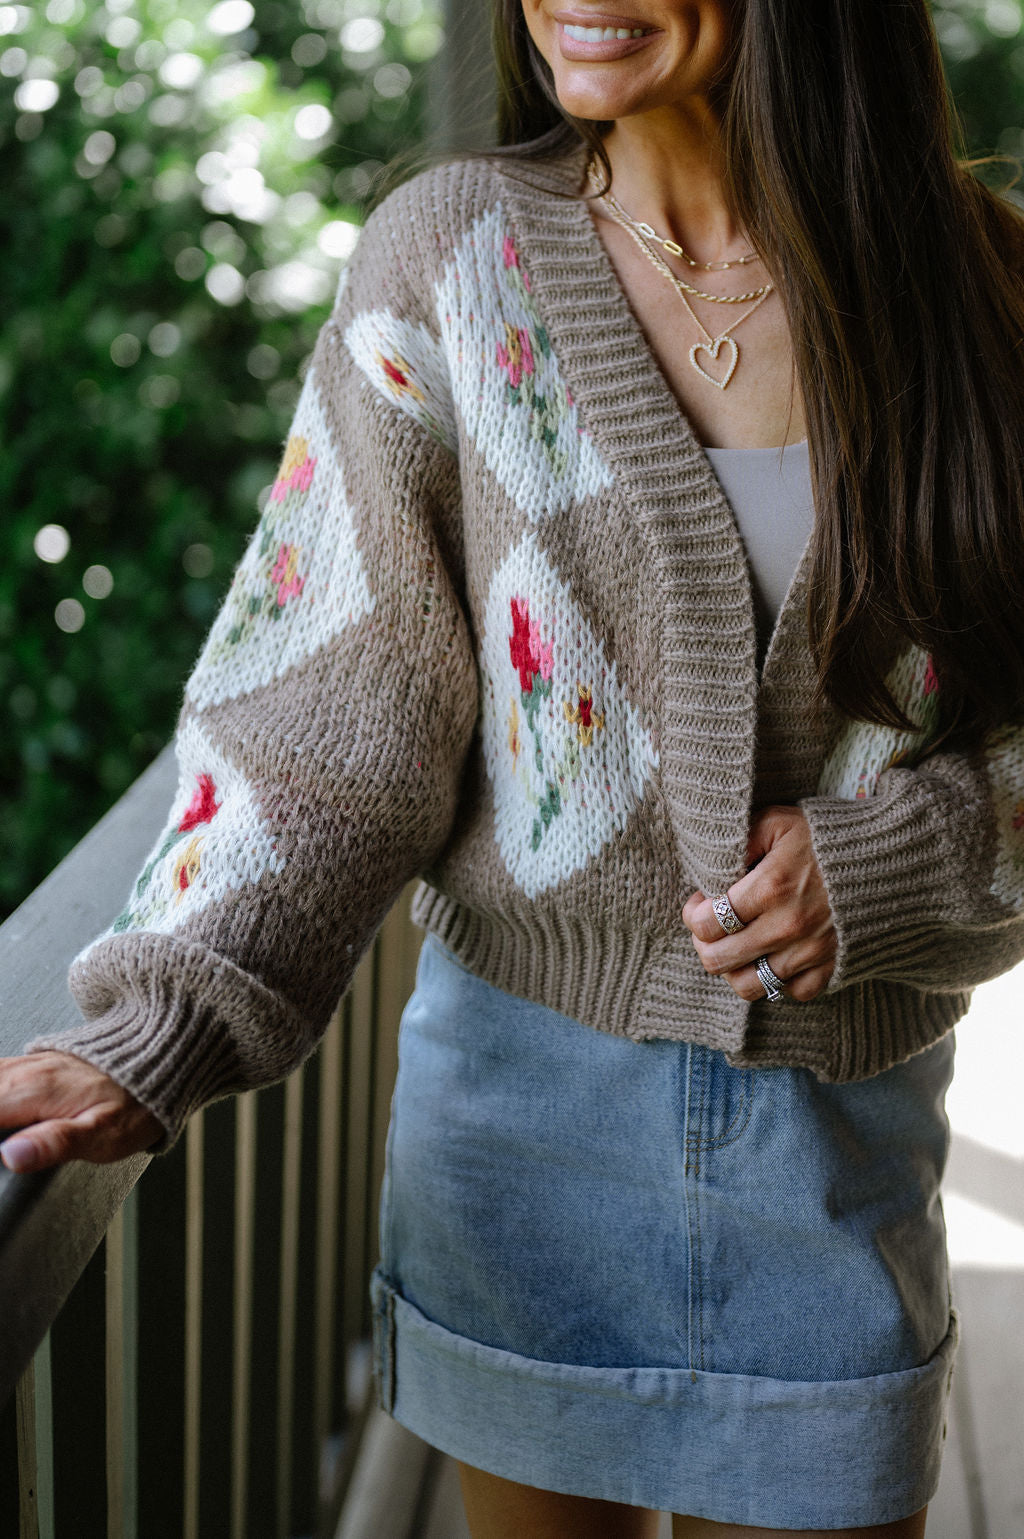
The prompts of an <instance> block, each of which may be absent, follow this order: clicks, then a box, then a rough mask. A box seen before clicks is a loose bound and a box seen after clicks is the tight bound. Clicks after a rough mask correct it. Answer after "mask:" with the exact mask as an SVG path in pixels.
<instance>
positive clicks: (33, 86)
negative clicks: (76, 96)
mask: <svg viewBox="0 0 1024 1539" xmlns="http://www.w3.org/2000/svg"><path fill="white" fill-rule="evenodd" d="M59 97H60V87H59V86H58V85H57V82H56V81H55V80H23V81H22V82H21V85H20V86H18V88H17V90H16V91H15V93H14V105H15V106H16V107H17V108H18V110H19V112H49V110H50V108H51V107H53V106H55V105H56V103H57V101H58V99H59Z"/></svg>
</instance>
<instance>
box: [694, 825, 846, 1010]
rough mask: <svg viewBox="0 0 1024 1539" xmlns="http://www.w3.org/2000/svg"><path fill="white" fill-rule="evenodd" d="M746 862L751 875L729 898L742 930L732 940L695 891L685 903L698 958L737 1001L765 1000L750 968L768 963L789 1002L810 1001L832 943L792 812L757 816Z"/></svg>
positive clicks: (820, 892) (814, 870) (806, 838)
mask: <svg viewBox="0 0 1024 1539" xmlns="http://www.w3.org/2000/svg"><path fill="white" fill-rule="evenodd" d="M747 862H748V864H749V865H751V866H753V870H751V871H748V873H747V875H746V876H744V877H741V878H740V880H739V881H738V882H734V883H733V885H732V886H731V887H730V888H729V891H728V894H727V896H728V898H729V902H730V903H731V904H732V906H733V909H734V910H735V913H736V917H737V918H738V919H739V920H740V921H741V922H742V924H743V926H744V928H743V929H742V930H740V931H738V932H737V934H735V935H727V934H726V933H725V931H724V930H723V928H722V926H721V925H720V924H719V922H718V919H717V918H716V916H715V911H714V909H713V908H712V907H711V898H710V897H705V895H704V893H702V892H695V893H694V894H693V895H692V897H690V898H688V899H687V901H686V903H685V905H684V907H683V921H684V923H685V924H686V925H687V927H688V929H689V930H690V931H691V932H692V934H693V944H694V946H695V947H696V948H697V955H698V956H699V957H700V959H701V961H702V963H703V964H704V967H705V968H706V969H707V971H708V972H709V973H711V974H712V975H713V976H715V977H721V978H724V979H725V981H726V983H728V984H729V986H730V988H733V989H735V991H736V993H737V994H739V996H740V998H741V999H749V1000H757V999H764V998H765V986H764V984H763V983H762V982H761V980H760V978H759V977H758V975H757V972H756V969H755V968H754V965H753V964H754V962H755V961H757V960H758V958H759V957H767V958H768V964H769V966H770V967H771V969H772V971H773V972H774V973H775V975H776V977H778V978H780V979H781V980H782V982H783V983H784V984H785V986H786V988H785V992H786V993H787V994H788V995H789V996H790V997H791V998H792V999H798V1000H808V999H814V998H815V997H816V996H817V995H818V994H820V993H822V992H823V990H824V989H825V988H826V987H827V985H828V981H829V979H830V978H831V976H832V970H833V968H834V967H835V960H836V947H837V940H836V931H835V925H834V924H833V922H832V910H831V908H830V907H829V901H828V894H827V893H826V891H825V883H824V880H823V879H822V875H821V867H820V866H819V865H818V862H817V859H816V857H815V854H814V849H813V846H812V844H811V834H810V829H809V828H808V826H807V819H806V818H805V817H804V815H803V813H802V812H801V811H800V809H799V808H798V807H765V808H764V809H763V810H762V811H761V812H759V813H757V815H756V816H755V818H754V820H753V823H752V824H751V828H750V840H749V842H748V845H747ZM755 862H757V864H756V865H755V864H754V863H755Z"/></svg>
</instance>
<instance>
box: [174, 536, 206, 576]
mask: <svg viewBox="0 0 1024 1539" xmlns="http://www.w3.org/2000/svg"><path fill="white" fill-rule="evenodd" d="M181 564H182V566H183V567H184V568H185V571H186V572H187V574H188V576H189V577H200V578H201V577H209V575H210V573H211V572H212V571H213V564H214V562H213V551H212V550H211V549H210V547H209V545H203V544H202V543H200V542H197V543H196V544H193V545H188V546H186V548H185V550H184V551H183V552H182V556H181Z"/></svg>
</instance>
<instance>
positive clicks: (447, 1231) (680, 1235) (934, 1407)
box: [371, 934, 957, 1529]
mask: <svg viewBox="0 0 1024 1539" xmlns="http://www.w3.org/2000/svg"><path fill="white" fill-rule="evenodd" d="M953 1050H954V1048H953V1039H952V1035H950V1036H948V1037H945V1038H943V1039H942V1040H941V1041H939V1042H937V1043H936V1044H935V1045H934V1046H932V1047H931V1048H929V1049H927V1050H926V1051H925V1052H922V1053H919V1054H918V1055H916V1056H915V1057H913V1058H911V1059H909V1060H908V1061H907V1062H906V1063H902V1064H899V1065H897V1066H896V1067H895V1068H892V1069H889V1070H887V1071H886V1072H885V1073H884V1074H879V1075H877V1076H875V1077H874V1078H873V1079H869V1080H863V1081H860V1082H857V1083H854V1084H844V1085H830V1084H822V1083H820V1082H819V1081H818V1080H816V1079H815V1078H814V1076H813V1074H811V1073H810V1072H809V1071H808V1070H803V1069H788V1068H768V1069H755V1070H750V1069H739V1068H734V1067H732V1066H730V1064H729V1063H728V1062H727V1060H726V1058H725V1056H724V1055H723V1054H722V1053H721V1052H717V1051H715V1050H712V1049H709V1048H706V1047H701V1046H697V1045H694V1044H688V1043H685V1042H671V1041H667V1040H663V1041H645V1042H635V1041H632V1040H630V1039H628V1038H623V1037H617V1036H612V1035H611V1034H608V1033H604V1032H601V1031H596V1030H594V1029H593V1028H592V1027H589V1026H584V1025H582V1024H580V1023H579V1022H578V1021H574V1020H572V1019H571V1018H569V1017H567V1016H564V1015H560V1014H558V1013H557V1012H555V1011H553V1010H550V1009H548V1008H546V1007H545V1006H542V1005H537V1004H533V1003H531V1002H529V1001H526V1000H522V999H519V998H516V997H514V996H513V995H510V994H506V993H503V992H502V991H501V990H499V989H496V988H494V987H493V986H492V985H491V984H489V983H487V982H485V981H483V980H482V979H480V978H478V977H476V976H475V974H473V973H471V972H470V971H468V969H467V968H465V967H464V966H463V964H462V963H461V962H459V961H458V960H457V959H456V958H455V957H454V956H452V954H451V953H450V952H449V951H448V950H447V949H446V948H445V947H444V946H443V945H442V944H441V943H440V942H439V941H438V940H437V938H436V937H435V936H433V935H430V934H428V936H427V938H426V940H425V942H424V945H423V948H422V951H421V953H420V960H419V966H418V971H417V980H416V988H415V991H414V993H413V995H412V996H411V998H410V1000H409V1003H408V1005H407V1006H406V1009H405V1012H404V1014H403V1018H402V1024H401V1030H400V1034H399V1069H398V1078H397V1082H396V1085H395V1091H394V1097H393V1100H392V1107H391V1124H390V1129H389V1133H388V1144H387V1159H386V1170H385V1178H384V1186H383V1189H382V1199H381V1213H380V1246H381V1259H380V1263H379V1265H378V1267H377V1269H376V1271H375V1272H374V1275H373V1280H372V1285H371V1287H372V1302H373V1322H374V1368H375V1376H376V1383H377V1389H378V1395H379V1401H380V1404H381V1405H382V1406H383V1408H384V1409H385V1410H386V1411H388V1412H390V1414H391V1415H392V1416H394V1417H395V1418H396V1420H397V1421H399V1422H401V1423H402V1424H403V1425H404V1426H406V1427H408V1428H409V1429H410V1430H411V1431H413V1432H415V1433H417V1434H418V1435H419V1436H420V1437H422V1438H424V1439H425V1440H426V1441H427V1442H428V1443H431V1444H433V1445H434V1446H435V1447H437V1448H440V1449H442V1450H443V1451H445V1452H446V1453H449V1454H452V1455H453V1456H454V1457H455V1458H457V1459H460V1460H463V1461H465V1462H466V1463H467V1464H471V1465H476V1466H477V1467H478V1468H481V1469H484V1470H488V1471H490V1472H491V1473H493V1474H496V1475H501V1476H504V1477H505V1478H506V1479H510V1480H516V1481H520V1482H523V1483H524V1484H527V1485H533V1486H540V1487H542V1488H544V1489H547V1490H552V1491H561V1492H568V1493H571V1494H576V1495H580V1496H590V1497H602V1498H604V1499H606V1500H610V1501H617V1502H625V1503H630V1504H633V1505H636V1506H642V1507H649V1508H654V1509H656V1510H662V1511H671V1512H679V1513H689V1514H692V1515H694V1516H698V1517H704V1518H708V1519H711V1520H713V1521H717V1522H723V1523H740V1524H744V1523H745V1524H751V1525H760V1526H762V1527H766V1528H791V1529H800V1528H824V1529H832V1528H853V1527H858V1526H861V1525H865V1526H866V1525H870V1524H881V1523H887V1522H892V1521H894V1520H896V1519H898V1518H902V1517H906V1516H908V1515H909V1514H910V1513H912V1512H915V1511H917V1509H918V1508H920V1507H922V1506H924V1505H925V1503H926V1502H927V1501H928V1500H929V1499H930V1498H931V1497H932V1495H933V1494H934V1491H935V1488H936V1485H937V1483H938V1475H939V1464H940V1459H941V1452H942V1443H943V1438H944V1435H945V1416H946V1407H947V1403H948V1394H949V1386H950V1379H951V1375H952V1367H953V1360H954V1356H955V1351H956V1341H957V1321H956V1314H955V1311H954V1310H953V1309H952V1308H951V1304H950V1288H949V1268H948V1262H947V1256H946V1237H945V1226H944V1223H943V1216H942V1206H941V1200H940V1196H939V1181H940V1178H941V1175H942V1170H943V1166H944V1163H945V1158H946V1151H947V1143H948V1136H949V1130H948V1123H947V1120H946V1116H945V1113H944V1110H943V1100H944V1096H945V1091H946V1087H947V1085H948V1083H949V1080H950V1078H951V1075H952V1067H953Z"/></svg>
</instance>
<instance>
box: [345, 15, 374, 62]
mask: <svg viewBox="0 0 1024 1539" xmlns="http://www.w3.org/2000/svg"><path fill="white" fill-rule="evenodd" d="M383 41H384V27H383V24H382V23H381V22H379V21H378V20H377V18H376V16H354V17H353V18H352V20H351V21H347V22H346V23H345V25H344V26H343V27H342V29H341V46H342V47H343V48H344V49H346V50H347V51H348V52H349V53H372V51H373V50H374V49H375V48H379V47H380V45H381V43H383Z"/></svg>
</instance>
